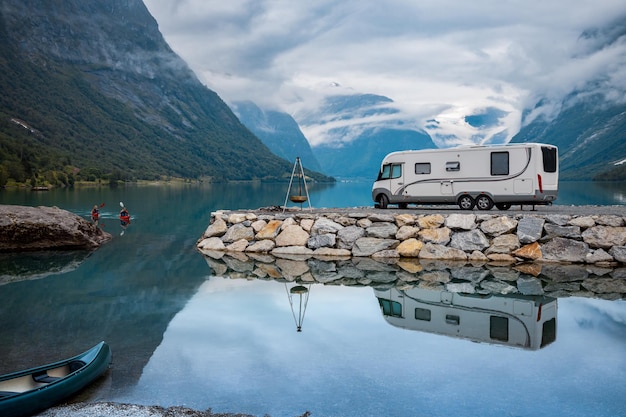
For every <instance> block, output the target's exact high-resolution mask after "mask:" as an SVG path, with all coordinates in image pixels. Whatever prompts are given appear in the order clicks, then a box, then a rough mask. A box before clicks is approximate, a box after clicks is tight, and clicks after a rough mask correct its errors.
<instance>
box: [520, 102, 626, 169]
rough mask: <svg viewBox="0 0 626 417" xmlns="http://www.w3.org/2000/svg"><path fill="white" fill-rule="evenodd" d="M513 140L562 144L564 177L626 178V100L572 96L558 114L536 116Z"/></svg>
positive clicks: (561, 154) (560, 148)
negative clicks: (625, 162)
mask: <svg viewBox="0 0 626 417" xmlns="http://www.w3.org/2000/svg"><path fill="white" fill-rule="evenodd" d="M512 142H544V143H550V144H553V145H556V146H558V147H559V163H560V167H559V173H560V178H561V179H563V180H591V179H594V178H596V177H597V179H607V180H624V179H626V176H624V173H622V175H619V171H622V172H623V169H624V167H623V166H622V165H621V162H622V161H624V160H625V159H626V103H622V104H619V103H614V102H610V101H607V100H606V98H605V97H604V96H602V95H599V94H595V95H591V96H588V97H585V98H584V99H580V98H576V97H570V99H569V100H566V101H565V102H564V103H563V109H562V110H561V111H560V112H559V114H558V116H557V117H555V118H554V119H552V120H546V118H543V117H541V118H538V119H535V120H534V121H533V122H532V123H530V124H528V125H527V126H525V127H523V128H522V129H521V130H520V132H519V133H518V134H517V135H516V136H515V137H514V138H513V140H512ZM616 164H618V165H616ZM611 172H613V173H612V174H610V173H611Z"/></svg>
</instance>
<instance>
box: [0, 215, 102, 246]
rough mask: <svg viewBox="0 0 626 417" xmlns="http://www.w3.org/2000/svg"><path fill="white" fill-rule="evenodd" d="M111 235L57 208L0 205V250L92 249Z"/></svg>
mask: <svg viewBox="0 0 626 417" xmlns="http://www.w3.org/2000/svg"><path fill="white" fill-rule="evenodd" d="M111 237H112V236H111V234H110V233H107V232H105V231H103V230H102V229H100V228H99V227H96V226H94V225H93V224H91V223H90V222H89V221H88V220H86V219H83V218H82V217H80V216H77V215H76V214H74V213H70V212H69V211H67V210H62V209H60V208H58V207H28V206H8V205H0V252H19V251H34V250H50V249H65V250H67V249H95V248H97V247H99V246H100V245H101V244H102V243H105V242H107V241H108V240H110V239H111Z"/></svg>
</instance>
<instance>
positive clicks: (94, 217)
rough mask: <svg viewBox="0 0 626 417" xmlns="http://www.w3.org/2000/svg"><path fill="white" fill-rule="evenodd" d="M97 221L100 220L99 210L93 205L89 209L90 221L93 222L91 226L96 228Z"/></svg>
mask: <svg viewBox="0 0 626 417" xmlns="http://www.w3.org/2000/svg"><path fill="white" fill-rule="evenodd" d="M98 220H100V208H99V207H98V206H97V205H95V206H93V208H92V209H91V221H92V222H93V224H95V225H96V226H97V225H98Z"/></svg>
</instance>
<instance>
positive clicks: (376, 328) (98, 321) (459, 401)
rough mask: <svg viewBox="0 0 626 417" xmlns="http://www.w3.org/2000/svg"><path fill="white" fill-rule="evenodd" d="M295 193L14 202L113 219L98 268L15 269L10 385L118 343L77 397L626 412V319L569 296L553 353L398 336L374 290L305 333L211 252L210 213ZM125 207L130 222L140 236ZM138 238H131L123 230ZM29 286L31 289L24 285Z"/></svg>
mask: <svg viewBox="0 0 626 417" xmlns="http://www.w3.org/2000/svg"><path fill="white" fill-rule="evenodd" d="M369 190H370V184H369V183H339V184H336V185H323V186H318V185H313V186H312V187H311V189H310V194H311V201H312V204H313V205H314V206H315V207H358V206H370V205H371V202H370V195H369ZM285 192H286V185H285V184H205V185H177V186H141V187H139V186H126V187H118V188H108V187H102V188H85V189H73V190H51V191H48V192H40V193H38V192H30V191H23V190H22V191H19V190H17V191H15V190H2V191H0V204H23V205H32V206H37V205H45V206H53V205H56V206H58V207H60V208H63V209H67V210H69V211H72V212H74V213H77V214H79V215H81V216H84V217H86V218H87V217H88V216H89V211H90V209H91V207H92V206H93V205H94V204H100V203H105V205H104V207H103V208H102V209H101V213H102V216H101V217H102V220H101V222H102V223H104V226H103V227H104V229H105V230H106V231H108V232H110V233H111V234H113V239H112V240H111V241H110V242H109V243H107V244H105V245H104V246H102V247H101V248H100V249H98V250H97V251H95V252H93V253H86V252H70V253H56V252H53V253H38V254H20V255H9V254H0V262H1V263H0V282H8V281H10V277H11V276H19V277H21V278H22V280H19V281H14V282H9V283H6V284H4V285H0V317H2V323H1V324H0V372H1V373H5V372H9V371H14V370H17V369H21V368H26V367H30V366H34V365H37V364H41V363H45V362H50V361H52V360H56V359H60V358H63V357H66V356H70V355H73V354H75V353H77V352H79V351H83V350H85V349H87V348H88V347H90V346H91V345H95V344H96V343H97V342H99V341H100V340H105V341H107V342H108V343H109V344H110V345H111V348H112V350H113V364H112V367H111V370H110V372H109V373H107V375H106V377H105V378H103V379H102V380H100V381H99V382H98V383H97V384H96V385H94V386H92V387H90V388H89V389H88V390H87V391H85V392H84V393H82V394H80V395H79V396H78V397H77V398H75V399H74V400H79V401H109V400H110V401H116V402H129V403H137V404H158V405H162V406H171V405H182V406H187V407H192V408H196V409H206V408H212V411H213V412H216V413H217V412H241V413H249V414H254V415H258V416H263V415H265V414H269V415H271V416H273V417H277V416H297V415H301V414H303V413H304V412H305V411H310V412H311V413H312V414H311V415H312V416H381V415H385V416H444V415H445V416H448V415H468V416H474V415H481V416H502V415H524V416H525V415H533V416H544V415H545V416H548V415H549V416H554V415H569V416H588V415H594V416H617V415H626V402H624V401H623V386H624V383H625V382H626V355H625V354H624V352H626V304H625V302H624V301H607V300H597V299H588V298H574V297H572V298H561V299H558V324H557V336H556V340H555V341H554V342H553V343H551V344H549V345H548V346H545V347H544V348H541V349H536V350H527V349H519V348H513V347H510V346H499V345H491V344H487V343H474V342H471V341H469V340H466V339H461V338H454V337H450V336H445V335H439V334H434V333H428V332H423V331H413V330H407V329H402V328H399V327H395V326H392V325H391V324H389V323H388V322H387V321H386V320H385V318H384V317H383V315H382V313H381V309H380V307H379V302H378V300H377V298H376V295H375V293H374V290H373V289H372V288H370V287H345V286H333V285H314V286H312V287H311V288H310V292H309V299H308V303H307V308H306V311H305V315H304V321H303V326H302V332H296V321H297V320H296V319H297V316H296V314H294V312H293V311H292V309H291V305H290V298H289V291H288V290H287V287H286V285H285V284H282V283H279V282H276V281H264V280H258V279H254V278H253V277H252V276H246V275H245V274H242V279H238V280H236V279H224V278H221V277H219V276H215V275H214V272H213V271H212V270H211V268H210V267H209V266H208V264H207V262H206V261H205V258H204V257H203V256H202V255H201V254H200V253H198V252H197V251H196V250H195V243H196V240H197V239H198V238H199V237H200V235H201V234H202V232H203V231H204V230H205V229H206V227H207V225H208V222H209V218H210V213H211V212H212V211H215V210H218V209H237V208H250V209H254V208H258V207H265V206H275V205H282V204H283V203H284V200H285ZM624 196H626V187H625V186H624V185H621V184H609V185H607V184H603V185H599V184H593V183H563V184H561V186H560V195H559V200H558V203H559V204H567V205H570V204H577V205H578V204H587V205H589V204H600V205H613V204H623V202H624ZM119 202H123V203H124V204H125V205H126V206H127V207H128V208H129V210H130V213H131V215H132V221H131V224H130V226H128V228H126V229H125V230H124V229H122V228H121V226H120V224H119V221H118V220H117V213H118V212H119ZM122 232H123V233H122ZM24 278H27V279H24Z"/></svg>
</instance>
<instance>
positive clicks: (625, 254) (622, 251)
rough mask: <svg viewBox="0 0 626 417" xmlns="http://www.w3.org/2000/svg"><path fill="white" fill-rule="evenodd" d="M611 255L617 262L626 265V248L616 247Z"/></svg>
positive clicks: (612, 249) (610, 251)
mask: <svg viewBox="0 0 626 417" xmlns="http://www.w3.org/2000/svg"><path fill="white" fill-rule="evenodd" d="M609 254H610V256H612V257H613V258H615V260H616V261H618V262H621V263H626V246H614V247H612V248H611V249H610V250H609Z"/></svg>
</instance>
